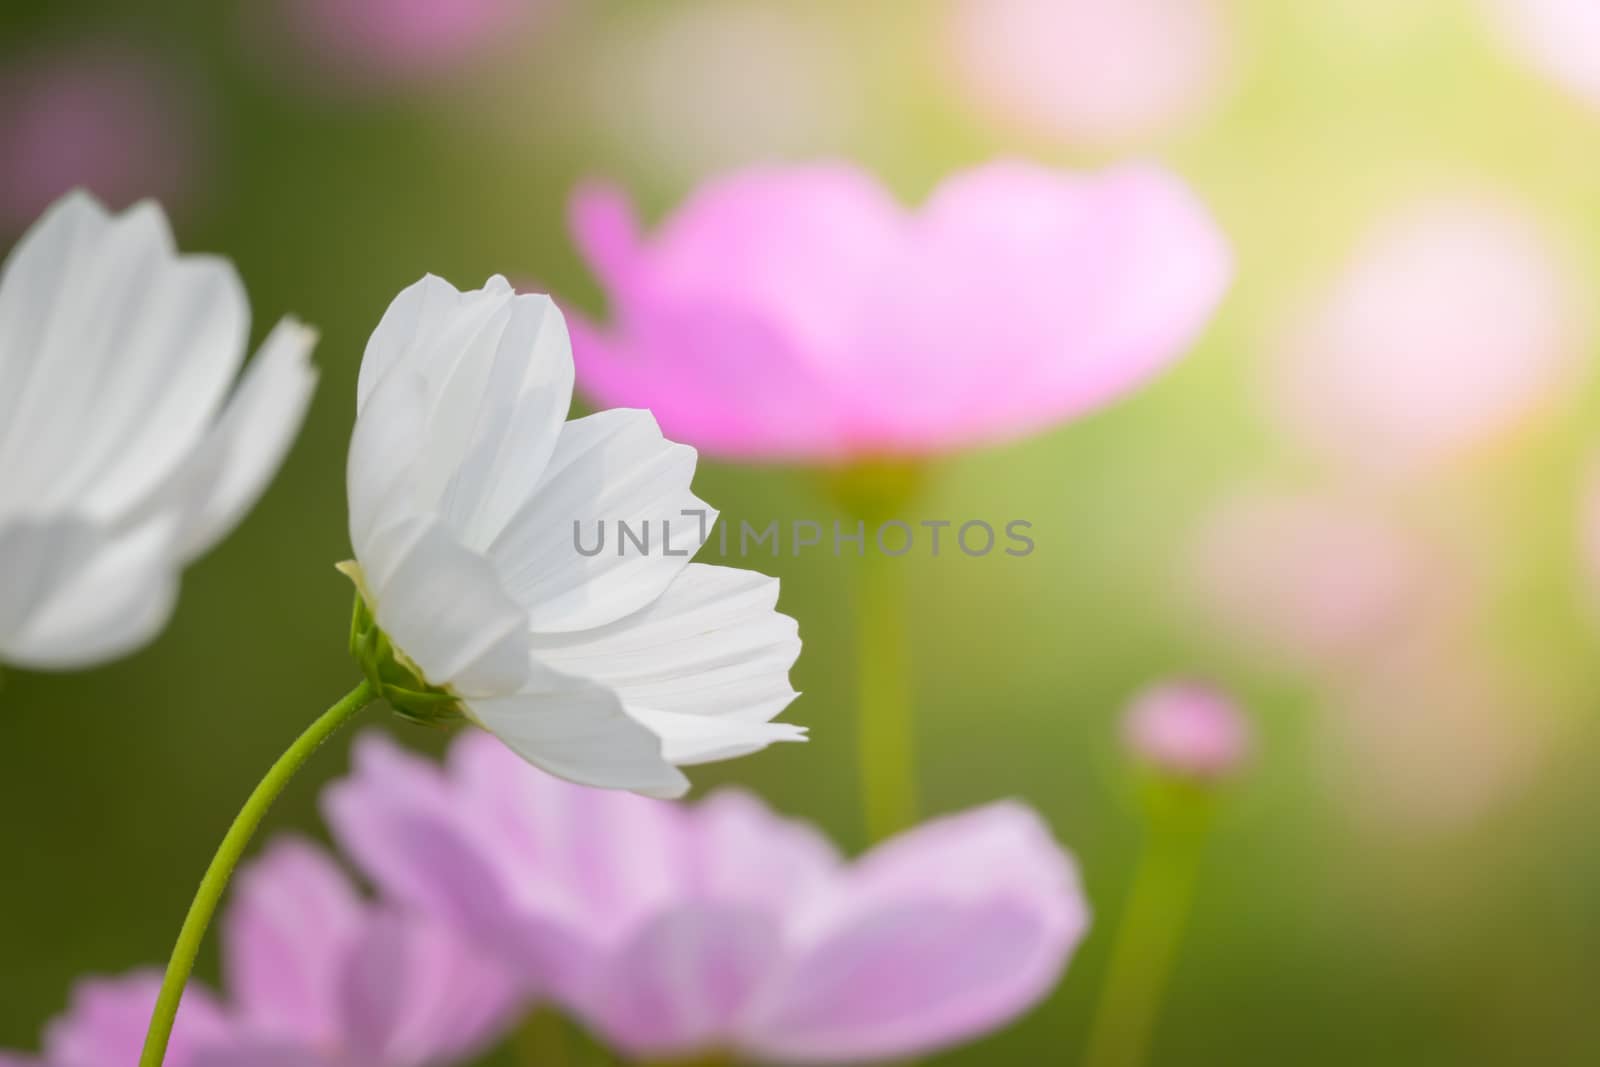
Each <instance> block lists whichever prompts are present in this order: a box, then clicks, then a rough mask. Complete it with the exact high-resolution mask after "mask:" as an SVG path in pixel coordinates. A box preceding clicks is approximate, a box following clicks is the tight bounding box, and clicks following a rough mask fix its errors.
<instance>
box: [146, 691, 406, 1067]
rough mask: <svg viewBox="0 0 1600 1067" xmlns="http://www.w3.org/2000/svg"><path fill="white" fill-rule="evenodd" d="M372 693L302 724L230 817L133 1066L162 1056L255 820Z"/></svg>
mask: <svg viewBox="0 0 1600 1067" xmlns="http://www.w3.org/2000/svg"><path fill="white" fill-rule="evenodd" d="M377 697H378V693H377V690H376V689H374V688H373V687H372V683H370V682H362V683H361V684H360V685H358V686H356V687H355V688H354V689H352V690H351V691H350V692H349V693H347V694H346V695H345V696H344V697H343V698H342V699H341V700H340V701H339V702H338V703H337V704H335V705H334V706H333V707H331V708H329V709H328V710H327V711H325V712H323V713H322V716H321V717H320V718H318V719H317V720H316V721H315V722H313V723H312V724H311V725H310V726H309V727H307V728H306V731H305V733H303V734H301V735H300V736H299V737H297V738H296V739H295V741H294V744H292V745H290V746H289V748H288V751H286V752H284V754H283V755H281V756H279V757H278V760H277V762H275V763H274V764H273V765H272V767H271V768H270V769H269V770H268V771H267V774H266V777H264V778H262V779H261V781H260V782H259V783H258V784H257V785H256V787H255V789H254V790H253V791H252V792H251V793H250V797H249V799H247V800H246V801H245V802H244V807H243V808H241V809H239V814H238V815H237V816H235V817H234V820H233V825H232V826H230V827H228V832H227V833H226V834H225V835H223V838H222V844H221V845H219V846H218V847H217V853H216V855H215V856H213V857H212V858H211V865H210V866H209V867H207V868H206V873H205V876H204V877H203V878H201V879H200V888H199V890H198V891H197V892H196V893H195V895H194V901H193V902H192V903H191V904H190V905H189V914H188V915H187V916H185V918H184V920H183V928H182V929H181V930H179V931H178V943H177V944H176V945H175V946H174V947H173V949H172V959H171V960H170V961H169V962H168V963H167V973H166V977H164V978H163V979H162V980H161V992H160V995H159V996H157V997H156V1006H155V1011H154V1013H152V1015H151V1017H150V1029H149V1031H148V1032H147V1033H146V1034H145V1039H144V1052H143V1053H141V1054H140V1056H139V1067H161V1063H162V1061H163V1060H164V1059H165V1058H166V1055H167V1042H168V1041H169V1040H170V1039H171V1037H172V1024H173V1022H174V1020H176V1019H177V1017H178V1005H179V1004H180V1003H181V1002H182V1000H183V990H184V987H185V986H187V985H188V984H189V974H190V972H191V971H193V970H194V960H195V956H196V955H198V954H199V952H200V944H201V942H202V941H204V940H205V936H206V927H208V926H210V925H211V916H212V915H213V914H215V913H216V910H217V904H218V903H220V902H221V900H222V894H223V892H224V891H225V890H226V889H227V888H228V879H229V878H230V877H231V876H232V875H233V869H234V867H236V866H237V865H238V863H239V860H240V858H241V857H242V856H243V855H244V850H245V849H246V848H247V847H248V846H249V844H250V838H251V837H252V836H253V835H254V834H255V832H256V828H257V827H258V826H260V825H261V819H262V816H264V815H266V813H267V809H268V808H270V807H272V802H273V801H274V800H276V799H277V798H278V794H280V793H282V792H283V789H284V786H286V785H288V784H289V780H290V779H291V778H293V777H294V775H295V772H296V771H298V770H299V769H300V768H301V767H302V766H304V765H305V762H306V760H307V759H309V758H310V756H311V754H312V753H313V752H315V751H316V750H317V749H318V747H320V746H321V744H322V743H323V742H324V741H326V740H327V739H328V738H329V737H330V736H332V735H333V733H334V732H335V731H336V730H338V729H339V727H341V726H343V725H344V724H345V723H346V722H347V721H348V720H350V719H351V718H352V717H353V716H354V715H355V714H356V712H358V711H360V710H361V709H362V708H364V707H366V706H367V705H368V704H370V703H372V702H373V701H374V700H376V699H377Z"/></svg>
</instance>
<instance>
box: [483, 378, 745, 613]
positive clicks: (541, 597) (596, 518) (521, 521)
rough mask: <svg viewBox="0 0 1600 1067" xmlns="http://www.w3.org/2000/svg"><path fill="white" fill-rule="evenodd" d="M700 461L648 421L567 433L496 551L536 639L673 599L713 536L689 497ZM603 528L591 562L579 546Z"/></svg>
mask: <svg viewBox="0 0 1600 1067" xmlns="http://www.w3.org/2000/svg"><path fill="white" fill-rule="evenodd" d="M695 458H696V457H695V451H694V449H692V448H690V447H689V446H687V445H679V444H673V443H672V442H670V441H668V440H666V439H665V438H663V437H662V436H661V430H660V428H659V427H657V426H656V421H655V419H654V418H653V417H652V416H651V415H650V413H649V412H647V411H632V410H627V409H618V410H615V411H604V412H601V413H600V414H598V415H590V416H588V417H587V418H582V419H575V420H573V421H572V422H569V423H567V424H566V426H565V427H564V428H563V430H562V432H561V439H560V440H559V441H558V442H557V444H556V449H555V454H554V455H553V456H552V457H551V459H550V465H549V467H548V468H546V470H545V473H544V478H543V479H542V480H541V481H540V483H539V486H538V488H537V489H536V490H535V491H534V495H533V498H532V499H531V500H530V501H529V502H528V504H527V505H526V506H525V507H524V508H523V509H522V510H521V511H520V512H518V513H517V515H516V517H515V518H513V519H512V520H511V521H510V522H509V523H508V524H507V525H506V527H505V529H504V530H502V531H501V533H500V534H499V536H497V537H496V538H495V539H494V542H493V544H491V545H490V546H489V556H490V558H491V559H493V560H494V561H495V562H496V563H497V564H498V565H499V567H500V571H501V573H502V574H504V575H505V576H506V581H507V584H508V586H509V588H510V589H511V592H512V594H513V595H514V596H516V597H517V598H518V599H519V600H520V601H522V603H523V604H524V605H526V606H527V608H528V612H529V616H530V619H531V623H532V626H533V629H534V630H535V631H539V632H551V633H560V632H566V631H572V630H586V629H591V628H593V627H596V626H604V625H605V624H607V623H610V622H615V621H616V620H617V619H620V618H622V617H623V616H624V615H629V614H631V613H633V612H635V611H638V610H639V609H640V608H643V607H644V606H645V605H647V604H649V603H650V602H651V601H653V600H655V599H656V598H657V597H659V596H660V595H661V594H662V593H663V592H664V591H665V590H666V588H667V586H668V585H670V584H671V582H672V580H673V579H674V578H675V577H677V576H678V574H679V573H680V572H681V571H682V570H683V568H684V567H685V566H686V565H687V564H688V558H687V557H688V555H690V554H692V553H693V551H694V550H695V549H697V548H699V546H700V543H701V531H702V525H703V527H704V529H706V530H709V529H710V525H711V523H712V521H714V520H715V518H716V512H715V511H713V510H712V509H711V507H710V506H709V505H707V504H706V503H705V502H704V501H702V500H700V499H699V498H698V497H696V496H695V495H694V494H693V493H692V492H690V490H689V483H690V481H691V480H692V479H693V477H694V466H695ZM600 522H604V523H605V530H606V533H607V537H606V541H605V545H604V547H603V548H602V550H601V551H600V552H599V553H598V554H596V555H593V556H585V555H584V554H582V553H581V552H579V550H578V548H579V545H578V537H579V535H580V534H581V535H582V537H584V538H585V539H592V538H594V536H595V531H596V529H597V524H598V523H600ZM619 523H625V524H626V525H627V527H628V528H629V529H630V530H631V531H632V532H633V533H634V534H635V535H642V536H643V537H645V538H647V539H648V545H649V548H648V550H647V551H641V550H640V549H638V548H637V547H636V546H635V545H634V544H633V542H631V541H627V540H625V539H624V538H623V537H621V536H620V535H619V532H618V529H619V527H618V524H619ZM667 524H670V529H671V530H673V531H675V532H674V533H673V534H672V537H673V541H672V544H671V548H672V553H671V554H668V552H667V551H666V547H667V546H666V545H665V544H663V541H664V539H665V536H666V534H665V531H666V530H667V529H668V528H669V527H668V525H667ZM585 543H590V542H589V541H588V540H586V541H585ZM679 553H682V555H680V554H679Z"/></svg>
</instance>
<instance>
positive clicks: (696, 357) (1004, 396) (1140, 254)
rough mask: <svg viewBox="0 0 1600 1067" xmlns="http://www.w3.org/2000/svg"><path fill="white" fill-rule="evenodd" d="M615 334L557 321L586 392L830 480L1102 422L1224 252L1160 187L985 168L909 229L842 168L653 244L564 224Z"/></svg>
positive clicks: (748, 455)
mask: <svg viewBox="0 0 1600 1067" xmlns="http://www.w3.org/2000/svg"><path fill="white" fill-rule="evenodd" d="M572 227H573V231H574V234H575V236H576V239H577V242H578V245H579V248H580V250H581V251H582V253H583V255H584V257H585V258H586V259H587V260H588V262H589V264H590V266H591V267H593V269H594V271H595V273H596V274H597V275H598V276H599V278H600V280H601V282H602V283H603V284H604V285H605V287H606V290H607V292H608V294H609V296H610V299H611V307H612V314H613V319H614V321H613V323H612V325H611V326H610V327H609V328H605V329H601V328H597V327H595V326H593V325H590V324H589V323H587V322H585V321H584V320H583V319H582V318H581V317H579V316H576V315H572V316H569V322H568V325H569V327H570V329H571V331H572V341H573V350H574V357H575V359H576V361H577V370H578V381H579V384H580V385H581V386H583V388H585V389H586V390H587V391H588V392H589V394H590V395H591V396H593V397H594V398H595V399H596V400H597V401H598V402H600V403H601V404H603V405H605V406H610V407H618V406H620V407H646V408H649V409H650V410H651V411H653V412H654V413H655V415H656V418H657V419H658V420H659V421H660V423H661V427H662V430H663V431H664V432H666V433H667V434H668V435H669V436H671V437H673V438H675V439H677V440H682V441H687V442H689V443H692V444H695V445H697V446H699V447H700V448H702V449H705V450H707V451H709V452H714V453H719V454H721V455H724V456H728V457H731V458H744V459H784V460H802V461H811V462H822V463H836V462H846V461H849V460H851V459H855V458H862V457H886V456H895V457H913V456H918V455H923V454H928V453H937V452H944V451H949V450H952V449H956V448H961V447H964V446H968V445H974V444H982V443H987V442H996V441H1003V440H1006V439H1010V438H1015V437H1018V436H1021V435H1024V434H1027V433H1029V432H1030V431H1034V430H1038V429H1041V428H1043V427H1045V426H1048V425H1050V424H1052V423H1054V422H1058V421H1060V420H1063V419H1066V418H1070V417H1072V416H1074V415H1080V414H1083V413H1084V412H1087V411H1091V410H1093V409H1095V408H1097V407H1100V406H1102V405H1104V404H1107V403H1109V402H1110V401H1112V400H1114V399H1116V398H1117V397H1119V396H1121V395H1122V394H1124V393H1126V392H1128V391H1129V390H1131V389H1133V388H1135V387H1137V386H1138V385H1139V384H1140V383H1142V382H1143V381H1145V380H1146V379H1148V378H1149V377H1151V376H1152V375H1154V374H1155V373H1157V372H1158V371H1160V370H1161V369H1162V368H1163V367H1165V366H1166V365H1167V364H1168V363H1170V362H1171V361H1172V360H1174V359H1176V358H1177V356H1178V355H1179V354H1180V353H1181V352H1182V351H1183V350H1184V349H1185V348H1186V347H1187V346H1188V345H1189V344H1190V343H1191V342H1192V341H1193V340H1194V339H1195V337H1196V335H1197V334H1198V333H1199V332H1200V330H1201V329H1202V327H1204V325H1205V324H1206V322H1207V321H1208V320H1209V318H1210V316H1211V313H1212V311H1213V310H1214V309H1215V308H1216V306H1217V303H1218V301H1219V300H1220V299H1221V296H1222V293H1223V291H1224V289H1225V288H1226V286H1227V283H1228V280H1229V276H1230V271H1231V266H1230V257H1229V251H1228V248H1227V245H1226V243H1225V242H1224V240H1223V238H1222V235H1221V234H1220V233H1219V232H1218V230H1217V228H1216V226H1215V224H1214V223H1213V222H1212V220H1211V218H1210V216H1209V215H1208V214H1207V212H1206V210H1205V209H1204V207H1203V206H1202V205H1201V204H1200V202H1199V201H1198V200H1197V199H1196V197H1195V196H1194V194H1193V193H1192V192H1191V191H1190V190H1189V189H1188V187H1187V186H1185V185H1184V184H1183V183H1182V182H1181V181H1180V180H1179V179H1177V178H1176V177H1174V176H1172V175H1170V174H1168V173H1166V172H1164V171H1161V170H1157V169H1153V168H1150V167H1142V166H1141V167H1123V168H1119V169H1115V170H1110V171H1106V172H1103V173H1099V174H1091V175H1074V174H1065V173H1061V172H1057V171H1052V170H1048V169H1045V168H1043V167H1038V166H1034V165H1031V164H1026V163H1020V162H1005V163H994V164H990V165H988V166H985V167H980V168H977V169H975V170H971V171H967V172H965V173H962V174H958V175H956V176H954V177H952V178H949V179H947V180H946V181H945V182H943V183H942V184H941V185H940V186H939V187H938V188H937V189H936V190H935V191H934V192H933V194H932V195H931V196H930V197H929V198H928V200H927V202H926V203H925V204H924V205H923V206H922V207H921V208H920V209H919V210H917V211H914V212H912V211H907V210H905V209H904V208H902V207H901V206H900V205H899V204H898V203H896V202H895V201H894V199H893V198H892V197H891V196H890V195H889V194H888V193H887V192H886V191H885V190H884V189H883V188H882V187H881V186H880V185H878V183H877V182H876V181H874V180H873V179H872V178H870V177H869V176H868V175H866V174H864V173H862V172H861V171H859V170H857V169H855V168H853V167H850V166H847V165H842V164H839V165H816V166H805V167H793V168H758V169H753V170H748V171H744V172H740V173H735V174H733V175H731V176H728V177H724V178H721V179H719V180H716V181H713V182H711V183H709V184H707V185H705V186H703V187H702V188H701V189H700V190H699V191H698V192H697V193H695V194H694V196H693V197H691V198H690V200H689V201H688V202H687V203H686V204H684V205H683V206H682V207H681V208H679V210H678V211H677V212H676V213H674V214H673V215H672V217H671V218H669V219H668V220H667V221H666V222H664V223H663V224H662V225H661V227H660V228H659V230H658V231H657V233H656V234H655V235H654V236H653V237H650V238H646V237H644V236H643V235H641V233H640V232H639V226H638V223H637V222H636V220H635V218H634V215H633V212H632V209H631V207H630V206H629V204H628V202H627V200H626V198H625V197H624V196H623V194H621V193H620V192H618V191H617V190H615V189H613V188H611V187H608V186H589V187H587V188H585V189H583V190H581V191H580V192H579V193H578V195H577V196H576V197H575V198H574V200H573V203H572Z"/></svg>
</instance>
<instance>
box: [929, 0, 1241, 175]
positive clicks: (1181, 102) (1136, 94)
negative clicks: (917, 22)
mask: <svg viewBox="0 0 1600 1067" xmlns="http://www.w3.org/2000/svg"><path fill="white" fill-rule="evenodd" d="M947 35H948V38H949V47H950V51H951V54H952V62H953V65H954V68H955V72H956V74H957V75H958V76H959V77H960V78H961V80H962V83H963V84H964V85H965V87H966V89H967V91H968V92H969V93H970V94H971V96H972V98H973V103H974V104H976V105H977V106H978V107H980V108H982V109H983V110H985V111H987V112H989V113H990V114H992V115H993V116H994V117H995V118H996V119H997V120H999V121H1002V122H1006V123H1009V124H1013V125H1019V126H1022V127H1025V128H1027V129H1030V130H1033V131H1036V132H1038V133H1040V134H1043V135H1045V136H1049V137H1055V138H1060V139H1063V140H1067V141H1074V142H1093V143H1104V142H1120V141H1127V140H1130V139H1133V138H1138V137H1143V136H1148V135H1152V134H1158V133H1163V132H1166V131H1169V130H1172V129H1174V128H1176V127H1180V126H1182V125H1184V124H1186V123H1187V122H1189V121H1190V120H1192V119H1194V118H1195V117H1197V116H1198V115H1200V114H1202V113H1204V112H1205V111H1206V110H1207V109H1208V108H1209V107H1210V106H1211V105H1213V104H1214V103H1215V102H1216V100H1217V98H1218V97H1219V96H1220V95H1221V90H1222V87H1223V83H1224V81H1225V78H1226V74H1227V67H1228V58H1229V51H1230V48H1229V41H1228V27H1227V23H1226V19H1225V17H1224V15H1223V13H1222V12H1221V11H1220V10H1219V9H1218V6H1217V3H1216V2H1215V0H1117V2H1115V3H1108V2H1106V0H955V2H953V3H952V6H951V10H950V14H949V25H948V33H947Z"/></svg>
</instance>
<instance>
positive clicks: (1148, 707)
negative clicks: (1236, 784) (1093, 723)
mask: <svg viewBox="0 0 1600 1067" xmlns="http://www.w3.org/2000/svg"><path fill="white" fill-rule="evenodd" d="M1122 727H1123V741H1124V743H1125V744H1126V745H1127V748H1128V751H1129V752H1130V753H1131V754H1132V755H1133V757H1134V758H1135V759H1136V760H1138V761H1139V762H1140V763H1142V764H1144V765H1145V766H1147V767H1149V768H1151V769H1152V770H1155V771H1157V772H1158V773H1160V774H1163V775H1166V776H1170V777H1173V778H1183V779H1189V780H1195V781H1215V780H1218V779H1222V778H1227V777H1229V776H1231V775H1232V774H1233V773H1234V772H1236V771H1237V770H1238V769H1239V767H1240V766H1241V765H1242V764H1243V763H1244V762H1245V760H1246V759H1247V758H1248V757H1249V755H1250V749H1251V730H1250V724H1249V722H1248V721H1247V720H1246V719H1245V717H1244V715H1243V714H1242V713H1241V712H1240V710H1239V708H1238V706H1237V705H1236V704H1235V703H1234V702H1233V699H1232V698H1231V697H1229V696H1228V695H1226V694H1225V693H1223V692H1221V691H1220V690H1218V689H1215V688H1213V687H1212V686H1209V685H1205V684H1202V683H1199V682H1167V683H1164V684H1161V685H1156V686H1152V687H1150V688H1149V689H1146V690H1144V691H1143V692H1141V693H1139V694H1138V695H1137V696H1135V697H1134V699H1133V702H1132V703H1131V704H1130V705H1129V706H1128V710H1127V713H1126V715H1125V716H1124V718H1123V721H1122Z"/></svg>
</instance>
